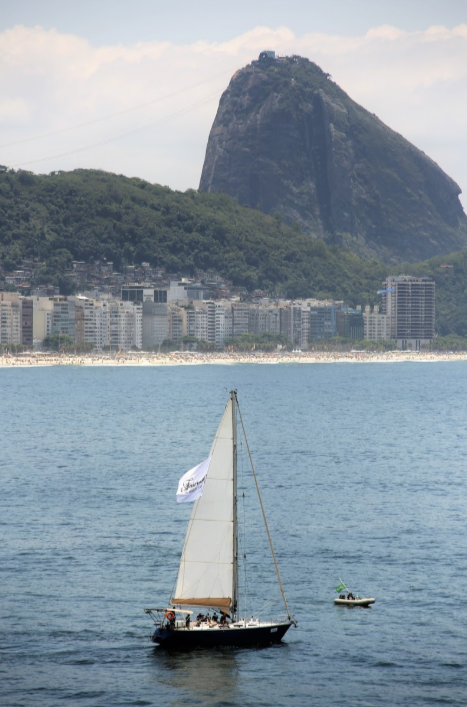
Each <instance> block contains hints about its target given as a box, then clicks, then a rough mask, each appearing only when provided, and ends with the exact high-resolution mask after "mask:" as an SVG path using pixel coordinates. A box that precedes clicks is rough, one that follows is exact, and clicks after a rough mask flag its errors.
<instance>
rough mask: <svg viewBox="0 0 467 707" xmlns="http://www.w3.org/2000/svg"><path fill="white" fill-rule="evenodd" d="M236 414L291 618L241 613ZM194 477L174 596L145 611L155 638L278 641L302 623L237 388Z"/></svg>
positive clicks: (186, 489)
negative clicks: (286, 582) (284, 577)
mask: <svg viewBox="0 0 467 707" xmlns="http://www.w3.org/2000/svg"><path fill="white" fill-rule="evenodd" d="M237 412H238V417H239V419H240V422H241V426H242V429H243V434H244V438H245V443H246V448H247V451H248V456H249V459H250V464H251V469H252V473H253V477H254V480H255V485H256V489H257V492H258V498H259V502H260V506H261V510H262V514H263V520H264V523H265V526H266V532H267V535H268V539H269V544H270V548H271V552H272V556H273V560H274V564H275V568H276V573H277V579H278V583H279V587H280V591H281V594H282V599H283V601H284V605H285V611H286V614H285V616H284V618H282V619H278V620H273V621H260V619H259V618H257V617H251V618H249V619H247V617H246V616H243V617H241V616H240V615H239V611H238V607H239V596H238V594H239V582H238V523H237ZM191 472H195V473H194V474H191ZM187 474H191V476H190V480H189V482H187V483H185V484H184V485H182V486H183V488H182V489H181V493H188V495H189V494H196V495H197V496H198V497H197V500H196V501H195V503H194V506H193V510H192V513H191V516H190V520H189V523H188V530H187V533H186V538H185V544H184V547H183V552H182V557H181V560H180V567H179V570H178V577H177V582H176V584H175V590H174V591H173V593H172V597H171V599H170V601H169V603H168V605H167V606H166V607H165V608H159V609H144V611H145V612H146V613H147V614H149V615H150V617H151V618H152V620H153V622H154V624H155V626H156V628H155V631H154V633H153V634H152V635H151V636H150V640H151V641H152V642H153V643H156V644H158V645H159V646H160V647H161V648H166V649H171V650H184V649H189V648H194V647H218V646H255V645H267V644H271V643H279V642H280V641H281V640H282V638H283V637H284V635H285V633H286V632H287V631H288V629H289V628H290V627H291V626H292V625H295V626H296V625H297V623H296V621H295V620H294V619H293V616H292V615H291V614H290V612H289V607H288V605H287V600H286V598H285V593H284V588H283V586H282V581H281V578H280V574H279V568H278V565H277V561H276V557H275V554H274V549H273V546H272V541H271V536H270V534H269V529H268V525H267V521H266V516H265V513H264V508H263V504H262V501H261V495H260V492H259V487H258V481H257V478H256V473H255V469H254V466H253V461H252V458H251V453H250V448H249V446H248V440H247V438H246V434H245V428H244V425H243V419H242V416H241V412H240V408H239V405H238V400H237V391H236V390H232V391H231V392H230V395H229V399H228V402H227V405H226V407H225V411H224V414H223V416H222V420H221V422H220V425H219V428H218V430H217V433H216V435H215V437H214V442H213V444H212V447H211V452H210V454H209V457H208V459H206V460H205V461H204V462H202V463H201V464H200V465H198V467H195V468H194V469H193V470H190V472H187ZM185 476H187V475H185ZM184 478H185V477H182V480H181V481H183V479H184ZM179 490H180V486H179ZM178 498H179V497H178V496H177V499H178ZM195 611H198V612H199V613H198V614H197V615H196V617H195ZM204 612H205V613H204ZM217 612H219V614H220V617H219V616H218V614H217Z"/></svg>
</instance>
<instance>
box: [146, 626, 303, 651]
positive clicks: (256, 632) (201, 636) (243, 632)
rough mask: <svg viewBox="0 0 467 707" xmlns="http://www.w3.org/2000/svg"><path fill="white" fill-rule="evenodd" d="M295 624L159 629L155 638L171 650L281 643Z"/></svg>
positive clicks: (153, 639)
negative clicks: (201, 628)
mask: <svg viewBox="0 0 467 707" xmlns="http://www.w3.org/2000/svg"><path fill="white" fill-rule="evenodd" d="M291 625H292V624H291V623H283V624H273V625H269V626H254V627H250V628H226V629H203V630H196V629H170V628H158V629H156V630H155V631H154V633H153V635H152V637H151V641H152V642H153V643H157V644H159V646H160V647H161V648H165V649H167V650H187V649H190V648H219V647H222V646H237V647H244V648H246V647H248V646H266V645H269V644H271V643H280V641H281V640H282V638H283V637H284V635H285V633H286V632H287V631H288V629H289V628H290V627H291Z"/></svg>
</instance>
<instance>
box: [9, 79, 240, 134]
mask: <svg viewBox="0 0 467 707" xmlns="http://www.w3.org/2000/svg"><path fill="white" fill-rule="evenodd" d="M231 71H232V69H228V70H227V71H222V72H221V73H220V74H216V75H215V76H211V77H210V78H209V79H205V80H204V81H200V82H199V83H195V84H193V86H187V87H185V88H181V89H179V90H178V91H174V92H173V93H168V94H166V95H165V96H159V97H158V98H153V99H152V100H150V101H147V102H146V103H140V104H139V105H138V106H133V108H127V109H126V110H121V111H118V112H117V113H109V115H104V116H102V117H101V118H95V119H94V120H88V121H87V122H86V123H78V124H77V125H70V126H68V127H67V128H60V129H59V130H52V131H51V132H48V133H41V134H40V135H33V136H32V137H26V138H24V139H22V140H15V141H14V142H6V143H4V144H3V145H0V148H4V147H13V146H15V145H23V144H24V143H25V142H32V141H33V140H41V139H42V138H46V137H52V135H60V134H61V133H66V132H70V130H78V129H79V128H85V127H87V126H88V125H95V124H96V123H102V122H103V121H104V120H110V119H111V118H117V117H119V116H120V115H127V114H128V113H132V112H133V111H135V110H140V108H146V107H147V106H150V105H153V104H154V103H159V102H160V101H167V100H169V99H170V98H173V97H174V96H179V95H180V94H181V93H185V92H186V91H191V90H192V89H194V88H198V87H199V86H203V85H204V84H205V83H209V82H210V81H214V80H215V79H218V78H220V77H221V76H225V75H226V74H230V72H231Z"/></svg>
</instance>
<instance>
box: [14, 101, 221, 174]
mask: <svg viewBox="0 0 467 707" xmlns="http://www.w3.org/2000/svg"><path fill="white" fill-rule="evenodd" d="M219 93H220V92H219V91H216V92H215V93H213V94H211V95H210V96H208V97H207V98H203V99H202V100H201V101H197V102H196V103H192V104H191V106H187V107H186V108H182V109H181V110H179V111H176V112H175V113H171V114H170V115H166V116H165V117H164V118H160V119H159V120H155V121H153V122H152V123H148V124H147V125H142V126H141V127H140V128H135V129H134V130H130V131H129V132H127V133H121V134H120V135H116V136H115V137H111V138H108V139H107V140H101V141H100V142H95V143H93V144H92V145H85V146H84V147H78V148H76V150H70V151H69V152H62V153H60V154H59V155H51V156H49V157H40V158H39V159H37V160H28V161H27V162H19V163H17V164H15V165H14V167H22V166H24V165H28V164H37V163H38V162H49V161H50V160H56V159H59V158H60V157H68V156H69V155H76V154H77V153H78V152H85V151H86V150H92V149H93V148H95V147H100V146H101V145H108V144H109V143H111V142H116V141H117V140H121V139H122V138H124V137H128V136H129V135H135V134H136V133H140V132H143V131H144V130H148V129H149V128H153V127H155V126H156V125H160V124H161V123H164V122H165V121H167V120H170V119H172V118H176V117H177V116H179V115H183V113H188V111H190V110H192V109H193V108H197V107H198V106H201V105H203V104H204V103H209V102H210V101H212V100H213V99H214V98H217V97H218V96H219Z"/></svg>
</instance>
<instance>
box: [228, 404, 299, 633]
mask: <svg viewBox="0 0 467 707" xmlns="http://www.w3.org/2000/svg"><path fill="white" fill-rule="evenodd" d="M234 393H235V391H234ZM235 400H236V402H237V407H238V414H239V415H240V422H241V423H242V430H243V436H244V437H245V444H246V448H247V450H248V456H249V457H250V464H251V470H252V472H253V477H254V479H255V484H256V491H257V492H258V498H259V504H260V506H261V512H262V514H263V520H264V525H265V527H266V532H267V534H268V540H269V547H270V548H271V553H272V559H273V560H274V565H275V568H276V573H277V579H278V580H279V587H280V590H281V594H282V599H283V600H284V604H285V610H286V611H287V618H288V619H291V616H290V612H289V607H288V605H287V599H286V598H285V592H284V587H283V586H282V580H281V576H280V573H279V566H278V564H277V560H276V555H275V553H274V548H273V546H272V539H271V535H270V533H269V527H268V522H267V520H266V513H265V512H264V507H263V501H262V499H261V494H260V492H259V486H258V479H257V478H256V472H255V467H254V464H253V459H252V458H251V452H250V447H249V444H248V439H247V436H246V432H245V425H244V424H243V417H242V413H241V411H240V406H239V404H238V400H237V395H236V393H235ZM234 473H236V472H234Z"/></svg>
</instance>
